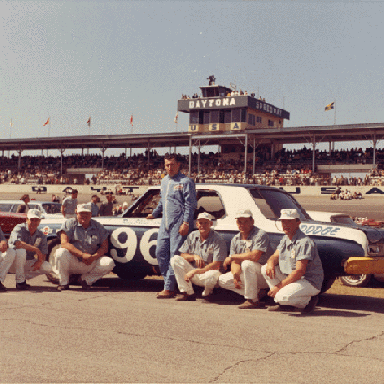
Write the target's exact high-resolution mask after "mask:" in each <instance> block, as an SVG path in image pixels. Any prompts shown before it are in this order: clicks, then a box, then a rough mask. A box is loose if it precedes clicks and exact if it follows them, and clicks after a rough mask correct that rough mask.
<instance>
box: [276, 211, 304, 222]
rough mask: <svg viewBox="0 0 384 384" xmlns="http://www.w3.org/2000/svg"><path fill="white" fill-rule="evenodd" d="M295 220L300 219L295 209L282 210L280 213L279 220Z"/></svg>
mask: <svg viewBox="0 0 384 384" xmlns="http://www.w3.org/2000/svg"><path fill="white" fill-rule="evenodd" d="M295 219H300V215H299V212H298V211H297V209H282V210H281V211H280V218H279V220H295Z"/></svg>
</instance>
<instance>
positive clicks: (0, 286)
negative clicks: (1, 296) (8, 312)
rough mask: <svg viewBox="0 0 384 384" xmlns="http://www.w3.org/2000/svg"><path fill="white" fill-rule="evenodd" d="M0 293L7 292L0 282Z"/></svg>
mask: <svg viewBox="0 0 384 384" xmlns="http://www.w3.org/2000/svg"><path fill="white" fill-rule="evenodd" d="M0 292H7V288H5V287H4V284H3V283H1V282H0Z"/></svg>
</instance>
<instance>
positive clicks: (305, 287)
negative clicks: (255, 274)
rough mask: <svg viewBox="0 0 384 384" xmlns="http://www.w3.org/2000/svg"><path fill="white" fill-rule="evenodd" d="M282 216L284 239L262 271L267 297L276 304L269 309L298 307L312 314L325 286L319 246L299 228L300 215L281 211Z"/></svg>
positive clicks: (285, 210)
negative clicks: (318, 250) (267, 288)
mask: <svg viewBox="0 0 384 384" xmlns="http://www.w3.org/2000/svg"><path fill="white" fill-rule="evenodd" d="M280 215H281V216H280V219H279V220H281V224H282V227H283V232H284V233H285V236H284V237H283V238H282V239H281V241H280V244H279V246H278V247H277V249H276V252H275V253H274V254H273V255H272V256H271V257H270V258H269V259H268V261H267V264H266V265H264V266H263V268H262V270H261V271H262V273H263V275H264V277H265V279H266V281H267V283H268V285H269V287H270V291H269V293H268V295H269V296H271V297H273V298H274V299H275V302H276V303H277V305H275V306H273V307H269V308H268V310H270V311H284V310H292V309H294V308H299V309H301V313H310V312H312V311H313V310H314V309H315V307H316V304H317V301H318V296H317V295H318V294H319V293H320V290H321V285H322V283H323V278H324V272H323V267H322V264H321V260H320V257H319V254H318V252H317V247H316V244H315V243H314V242H313V241H312V240H311V239H310V238H309V237H307V236H305V235H304V233H303V232H302V231H301V230H300V228H299V227H300V223H301V221H300V215H299V212H298V211H297V210H296V209H282V210H281V212H280Z"/></svg>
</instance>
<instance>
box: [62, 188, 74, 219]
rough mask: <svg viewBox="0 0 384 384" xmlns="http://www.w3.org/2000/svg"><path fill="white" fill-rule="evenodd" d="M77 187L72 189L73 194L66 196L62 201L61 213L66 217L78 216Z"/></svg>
mask: <svg viewBox="0 0 384 384" xmlns="http://www.w3.org/2000/svg"><path fill="white" fill-rule="evenodd" d="M77 194H78V191H77V189H72V192H71V196H68V197H66V198H65V199H64V200H63V202H62V203H61V213H62V214H63V216H64V217H65V218H66V219H72V218H75V217H76V207H77Z"/></svg>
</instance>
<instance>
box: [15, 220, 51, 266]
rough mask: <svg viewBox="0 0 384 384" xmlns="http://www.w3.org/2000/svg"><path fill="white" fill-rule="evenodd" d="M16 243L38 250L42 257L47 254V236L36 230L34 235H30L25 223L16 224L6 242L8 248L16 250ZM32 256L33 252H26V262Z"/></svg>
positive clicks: (31, 258)
mask: <svg viewBox="0 0 384 384" xmlns="http://www.w3.org/2000/svg"><path fill="white" fill-rule="evenodd" d="M17 241H22V242H24V243H26V244H29V245H33V246H34V247H37V248H39V249H40V251H41V253H42V254H43V255H47V254H48V243H47V236H45V235H44V233H43V232H42V231H40V229H36V231H35V233H34V234H33V235H31V233H30V232H29V229H28V224H27V223H22V224H17V225H16V227H14V228H13V231H12V233H11V236H10V237H9V240H8V245H9V247H10V248H13V249H16V245H15V243H16V242H17ZM34 255H35V253H34V252H31V251H27V260H33V259H34Z"/></svg>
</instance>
